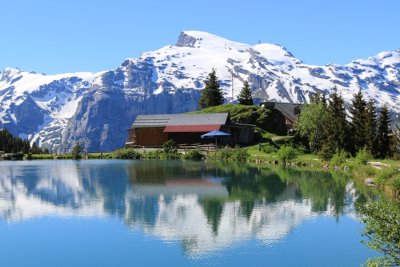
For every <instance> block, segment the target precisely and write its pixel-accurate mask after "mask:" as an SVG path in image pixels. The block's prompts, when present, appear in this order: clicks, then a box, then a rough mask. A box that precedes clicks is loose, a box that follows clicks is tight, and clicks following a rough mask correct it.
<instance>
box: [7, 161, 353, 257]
mask: <svg viewBox="0 0 400 267" xmlns="http://www.w3.org/2000/svg"><path fill="white" fill-rule="evenodd" d="M0 170H1V172H0V219H1V220H3V221H6V222H18V221H23V220H28V219H31V218H41V217H44V216H46V217H49V216H69V217H71V216H72V217H86V216H100V217H103V216H115V217H117V218H120V219H121V220H123V221H124V222H125V223H126V225H128V226H129V227H132V228H133V229H140V230H141V231H143V232H145V233H146V234H148V235H153V236H156V237H157V238H160V239H162V240H166V241H180V242H181V243H182V246H183V248H184V251H185V253H187V255H189V256H191V257H196V256H198V255H201V254H204V253H207V252H213V251H216V250H219V249H222V248H224V247H226V246H229V245H230V244H232V243H235V242H240V241H244V240H248V239H257V240H259V241H261V242H263V243H265V244H272V243H274V242H276V241H279V240H281V239H282V238H284V237H285V236H287V235H288V233H289V232H290V231H291V230H292V229H293V228H295V227H296V226H298V225H300V224H301V223H302V222H304V221H305V220H309V219H312V218H315V217H316V216H321V215H327V216H336V217H337V218H338V219H339V217H340V214H342V213H343V212H345V213H346V214H347V215H348V216H353V217H356V216H357V214H356V212H355V210H354V202H355V201H356V199H357V193H356V190H355V188H354V186H353V185H352V183H350V182H349V181H348V180H347V179H346V178H345V177H343V176H341V175H339V174H335V175H334V176H332V174H331V173H327V172H318V171H297V170H293V169H282V168H274V169H270V168H260V169H258V168H255V167H249V166H244V165H228V164H225V163H224V164H222V163H221V164H216V163H214V164H213V163H203V162H190V161H113V160H110V161H78V162H77V161H32V162H29V161H28V162H27V161H24V162H0Z"/></svg>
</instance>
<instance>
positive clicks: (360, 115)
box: [350, 90, 367, 153]
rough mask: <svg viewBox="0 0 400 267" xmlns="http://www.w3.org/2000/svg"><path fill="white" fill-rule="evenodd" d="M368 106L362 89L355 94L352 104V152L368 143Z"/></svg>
mask: <svg viewBox="0 0 400 267" xmlns="http://www.w3.org/2000/svg"><path fill="white" fill-rule="evenodd" d="M366 107H367V103H366V102H365V100H364V97H363V94H362V92H361V90H359V91H358V93H356V94H354V95H353V100H352V106H351V108H350V113H351V116H352V120H351V123H350V130H351V132H352V140H351V141H352V142H351V143H352V144H351V148H352V149H351V150H352V151H351V152H353V153H357V152H358V151H359V150H361V149H363V148H364V146H365V145H366V128H365V126H366V125H365V122H366Z"/></svg>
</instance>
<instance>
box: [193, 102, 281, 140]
mask: <svg viewBox="0 0 400 267" xmlns="http://www.w3.org/2000/svg"><path fill="white" fill-rule="evenodd" d="M222 112H229V113H230V115H231V120H232V121H233V122H238V123H248V124H255V125H256V126H257V127H259V128H261V129H263V130H265V131H268V132H271V133H275V134H286V128H285V118H284V117H283V115H282V114H281V113H280V112H279V111H277V110H270V109H266V108H263V107H259V106H245V105H239V104H225V105H220V106H215V107H210V108H206V109H202V110H199V111H194V112H190V113H191V114H203V113H222Z"/></svg>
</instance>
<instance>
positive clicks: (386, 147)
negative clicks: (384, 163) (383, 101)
mask: <svg viewBox="0 0 400 267" xmlns="http://www.w3.org/2000/svg"><path fill="white" fill-rule="evenodd" d="M389 124H390V118H389V110H388V107H387V105H385V106H383V108H382V109H381V112H380V114H379V123H378V131H377V156H378V157H380V158H386V157H387V156H389V152H390V137H389Z"/></svg>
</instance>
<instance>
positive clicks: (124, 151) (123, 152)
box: [114, 148, 141, 159]
mask: <svg viewBox="0 0 400 267" xmlns="http://www.w3.org/2000/svg"><path fill="white" fill-rule="evenodd" d="M140 156H141V154H140V153H139V152H138V151H136V150H134V149H132V148H121V149H118V150H116V151H114V158H116V159H138V158H140Z"/></svg>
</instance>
